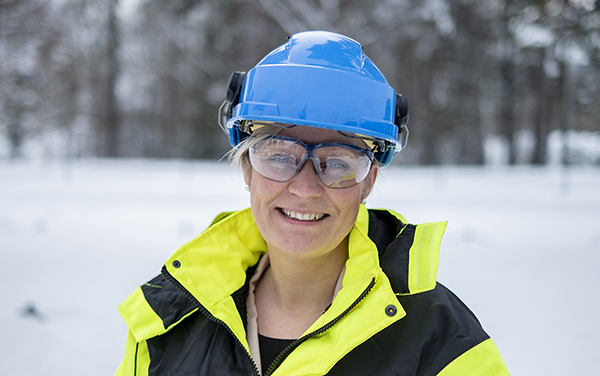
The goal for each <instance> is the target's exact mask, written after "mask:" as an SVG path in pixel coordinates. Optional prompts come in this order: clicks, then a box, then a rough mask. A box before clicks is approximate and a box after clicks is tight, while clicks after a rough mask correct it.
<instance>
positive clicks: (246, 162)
mask: <svg viewBox="0 0 600 376" xmlns="http://www.w3.org/2000/svg"><path fill="white" fill-rule="evenodd" d="M280 130H281V128H278V127H269V126H266V127H261V128H259V129H257V130H255V131H254V132H252V135H251V136H250V137H248V138H246V139H245V140H244V141H242V142H240V143H239V144H237V145H236V146H235V147H234V148H233V149H231V150H229V151H228V152H227V154H225V156H224V157H223V158H227V159H228V160H229V163H230V164H231V165H232V166H236V167H239V168H241V169H242V171H243V172H244V174H248V173H250V171H251V170H252V165H251V164H250V152H249V151H250V148H251V147H252V146H254V145H256V144H257V143H259V142H261V141H262V140H265V139H267V138H269V137H271V136H273V135H275V134H276V133H277V132H279V131H280Z"/></svg>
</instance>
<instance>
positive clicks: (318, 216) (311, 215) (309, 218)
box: [277, 208, 328, 222]
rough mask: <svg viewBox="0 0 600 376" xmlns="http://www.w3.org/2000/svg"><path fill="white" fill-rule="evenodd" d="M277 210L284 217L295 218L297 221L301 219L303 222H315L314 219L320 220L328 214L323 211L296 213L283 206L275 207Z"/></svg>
mask: <svg viewBox="0 0 600 376" xmlns="http://www.w3.org/2000/svg"><path fill="white" fill-rule="evenodd" d="M277 209H278V210H279V212H280V213H281V214H283V216H284V217H286V218H289V219H295V220H297V221H303V222H316V221H320V220H321V219H323V218H325V217H327V216H328V214H324V213H305V214H302V213H297V212H295V211H292V210H288V209H283V208H277Z"/></svg>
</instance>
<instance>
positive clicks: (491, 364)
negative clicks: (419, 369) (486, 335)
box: [438, 339, 510, 376]
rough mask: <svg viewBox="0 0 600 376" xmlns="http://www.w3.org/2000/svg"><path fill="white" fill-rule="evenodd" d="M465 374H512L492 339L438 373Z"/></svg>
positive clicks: (470, 375)
mask: <svg viewBox="0 0 600 376" xmlns="http://www.w3.org/2000/svg"><path fill="white" fill-rule="evenodd" d="M465 375H468V376H510V374H509V373H508V370H507V369H506V365H505V364H504V360H502V357H501V356H500V352H499V351H498V348H497V347H496V345H495V344H494V342H493V341H492V340H491V339H488V340H485V341H483V342H481V343H480V344H479V345H477V346H475V347H473V348H471V349H470V350H469V351H467V352H465V353H464V354H462V355H461V356H459V357H458V358H456V359H455V360H454V361H453V362H452V363H450V364H448V366H446V368H444V369H443V370H442V372H440V373H438V376H465Z"/></svg>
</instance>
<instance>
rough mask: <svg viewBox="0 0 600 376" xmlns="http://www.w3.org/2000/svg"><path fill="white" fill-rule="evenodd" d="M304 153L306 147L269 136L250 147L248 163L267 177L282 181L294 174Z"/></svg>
mask: <svg viewBox="0 0 600 376" xmlns="http://www.w3.org/2000/svg"><path fill="white" fill-rule="evenodd" d="M305 155H306V149H305V148H304V146H302V145H300V144H298V143H297V142H294V141H290V140H284V139H279V138H269V139H266V140H262V141H259V142H258V143H256V144H255V145H254V146H252V147H251V148H250V163H251V164H252V167H254V169H255V170H256V171H257V172H258V173H259V174H261V175H262V176H264V177H266V178H267V179H271V180H275V181H280V182H284V181H288V180H289V179H291V178H292V176H294V174H295V173H296V170H297V169H298V165H299V164H300V163H302V161H303V160H304V156H305Z"/></svg>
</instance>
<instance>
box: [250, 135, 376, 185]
mask: <svg viewBox="0 0 600 376" xmlns="http://www.w3.org/2000/svg"><path fill="white" fill-rule="evenodd" d="M273 139H274V140H282V141H289V142H293V143H295V144H297V145H300V146H302V147H303V148H304V149H305V150H306V153H305V154H304V157H303V158H302V160H301V161H300V162H299V163H298V165H297V167H296V169H295V170H294V172H293V174H291V175H290V177H289V178H288V179H286V180H277V179H273V178H271V177H268V176H265V177H266V178H267V179H271V180H275V181H279V182H284V181H288V180H289V179H291V178H292V177H293V176H294V175H296V174H297V173H298V171H300V169H301V168H302V166H304V163H305V162H306V160H307V159H311V160H312V162H313V166H314V167H315V170H316V171H317V174H318V175H319V177H320V178H321V180H323V178H324V174H323V173H322V172H321V169H320V168H319V165H318V163H317V160H315V156H314V153H315V151H316V150H318V149H320V148H323V147H343V148H347V149H351V150H354V151H357V152H359V153H361V154H363V155H364V156H366V157H367V158H368V159H369V161H370V162H371V163H373V158H374V153H373V152H372V151H371V150H369V149H365V148H362V147H360V146H356V145H351V144H345V143H341V142H322V143H319V144H309V143H306V142H304V141H301V140H298V139H296V138H291V137H286V136H279V135H273V136H271V137H269V138H267V139H265V140H264V141H269V140H273ZM255 146H256V145H253V146H252V148H254V147H255ZM257 172H258V173H259V174H261V175H262V173H261V172H260V171H258V170H257ZM263 176H264V175H263ZM363 179H364V177H363V178H362V179H361V180H359V181H356V183H354V184H352V185H356V184H358V183H360V182H361V181H362V180H363ZM323 183H324V184H325V185H326V186H328V187H330V188H345V187H334V186H332V184H328V183H327V182H326V181H324V180H323ZM338 183H339V182H338ZM350 186H351V185H348V186H347V187H350Z"/></svg>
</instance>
